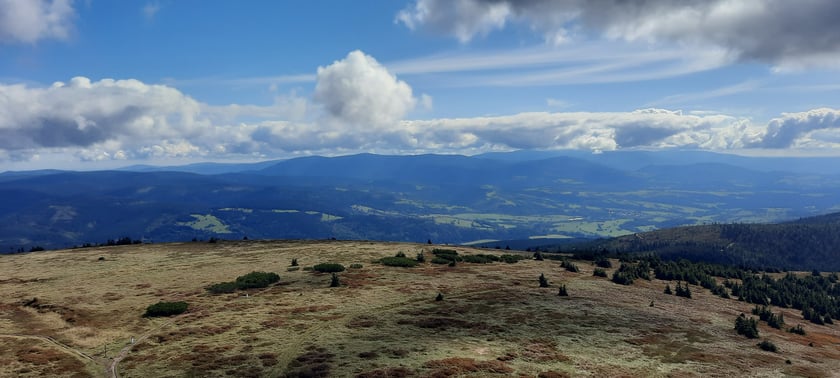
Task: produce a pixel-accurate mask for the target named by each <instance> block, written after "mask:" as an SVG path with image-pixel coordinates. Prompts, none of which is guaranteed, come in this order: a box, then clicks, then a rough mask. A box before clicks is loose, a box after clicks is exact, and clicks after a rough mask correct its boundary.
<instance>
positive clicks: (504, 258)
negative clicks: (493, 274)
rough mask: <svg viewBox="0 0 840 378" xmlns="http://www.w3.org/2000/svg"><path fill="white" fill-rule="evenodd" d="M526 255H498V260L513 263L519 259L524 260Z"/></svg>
mask: <svg viewBox="0 0 840 378" xmlns="http://www.w3.org/2000/svg"><path fill="white" fill-rule="evenodd" d="M526 258H527V257H525V256H522V255H501V256H499V261H501V262H504V263H508V264H515V263H518V262H519V261H522V260H525V259H526Z"/></svg>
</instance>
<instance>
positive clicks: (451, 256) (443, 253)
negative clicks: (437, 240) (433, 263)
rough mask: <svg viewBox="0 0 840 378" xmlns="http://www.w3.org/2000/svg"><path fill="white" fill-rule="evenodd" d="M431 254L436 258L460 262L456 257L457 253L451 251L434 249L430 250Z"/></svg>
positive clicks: (458, 257)
mask: <svg viewBox="0 0 840 378" xmlns="http://www.w3.org/2000/svg"><path fill="white" fill-rule="evenodd" d="M432 254H434V255H435V256H436V258H441V259H446V260H449V261H462V258H461V256H458V251H455V250H453V249H440V248H435V249H433V250H432Z"/></svg>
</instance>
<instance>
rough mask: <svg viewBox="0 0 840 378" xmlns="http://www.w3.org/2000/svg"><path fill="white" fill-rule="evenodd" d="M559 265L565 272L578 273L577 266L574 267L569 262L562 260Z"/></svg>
mask: <svg viewBox="0 0 840 378" xmlns="http://www.w3.org/2000/svg"><path fill="white" fill-rule="evenodd" d="M560 265H561V266H562V267H563V268H566V270H567V271H569V272H572V273H578V272H580V268H578V266H577V265H575V263H573V262H571V261H566V260H563V262H562V263H561V264H560Z"/></svg>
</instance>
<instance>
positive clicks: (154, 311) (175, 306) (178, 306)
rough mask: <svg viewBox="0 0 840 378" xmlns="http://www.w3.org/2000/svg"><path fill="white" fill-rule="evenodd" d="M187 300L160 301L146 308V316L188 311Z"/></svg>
mask: <svg viewBox="0 0 840 378" xmlns="http://www.w3.org/2000/svg"><path fill="white" fill-rule="evenodd" d="M187 307H189V305H188V304H187V302H158V303H155V304H153V305H150V306H149V307H147V308H146V313H145V314H143V316H144V317H147V318H149V317H158V316H172V315H178V314H183V313H184V312H185V311H187Z"/></svg>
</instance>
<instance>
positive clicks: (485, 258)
mask: <svg viewBox="0 0 840 378" xmlns="http://www.w3.org/2000/svg"><path fill="white" fill-rule="evenodd" d="M462 259H463V260H464V261H465V262H468V263H473V264H489V263H492V262H494V261H499V258H498V257H497V256H494V255H484V254H478V255H464V256H463V257H462Z"/></svg>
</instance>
